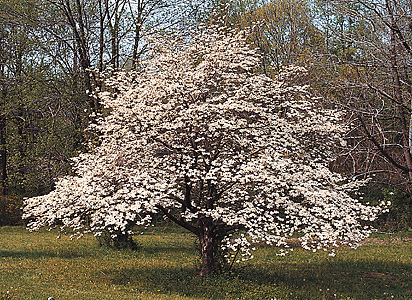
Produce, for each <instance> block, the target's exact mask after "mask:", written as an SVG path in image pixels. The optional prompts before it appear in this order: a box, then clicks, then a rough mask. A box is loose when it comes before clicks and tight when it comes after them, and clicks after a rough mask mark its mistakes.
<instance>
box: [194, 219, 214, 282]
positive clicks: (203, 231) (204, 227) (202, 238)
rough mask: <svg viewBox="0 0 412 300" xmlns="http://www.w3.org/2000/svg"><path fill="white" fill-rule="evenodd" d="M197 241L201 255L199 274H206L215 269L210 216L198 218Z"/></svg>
mask: <svg viewBox="0 0 412 300" xmlns="http://www.w3.org/2000/svg"><path fill="white" fill-rule="evenodd" d="M199 229H200V230H199V234H198V237H199V242H200V254H201V257H202V267H201V270H200V276H206V275H210V274H212V273H214V272H215V271H216V262H215V251H214V250H215V249H214V247H215V245H214V244H215V240H214V233H213V223H212V220H211V218H210V217H203V218H200V220H199Z"/></svg>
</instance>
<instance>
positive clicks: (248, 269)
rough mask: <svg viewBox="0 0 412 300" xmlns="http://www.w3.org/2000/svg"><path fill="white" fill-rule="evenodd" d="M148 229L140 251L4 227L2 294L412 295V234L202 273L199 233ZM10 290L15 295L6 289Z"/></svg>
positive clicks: (262, 252) (271, 252)
mask: <svg viewBox="0 0 412 300" xmlns="http://www.w3.org/2000/svg"><path fill="white" fill-rule="evenodd" d="M165 231H166V233H162V232H161V230H156V231H148V232H146V233H145V234H144V235H139V236H137V237H136V240H137V241H138V243H139V244H140V245H141V247H140V249H139V250H138V251H137V252H132V251H114V250H110V249H105V248H100V247H98V243H97V241H96V239H95V238H94V237H92V236H86V237H85V238H82V239H79V240H73V241H71V240H70V239H69V237H67V236H63V237H62V238H60V239H56V235H57V234H56V233H55V232H47V231H44V232H40V233H29V232H27V231H25V230H24V229H23V228H20V227H13V228H12V227H3V228H0V299H44V300H45V299H47V297H53V298H54V299H56V300H63V299H148V300H150V299H245V300H246V299H247V300H248V299H259V300H261V299H367V300H370V299H412V248H411V247H412V238H411V237H410V236H409V237H408V235H406V236H404V237H394V236H378V237H376V238H374V239H373V240H371V241H370V242H369V243H367V244H366V245H364V246H362V247H361V248H359V249H358V250H351V249H341V250H339V251H338V252H337V255H336V257H329V256H328V255H327V253H323V252H320V253H309V252H307V251H303V250H300V249H296V250H295V251H294V252H293V253H292V254H291V255H288V256H285V257H279V256H276V255H275V253H276V249H273V248H269V247H264V248H261V249H258V250H257V251H256V253H255V256H256V258H255V259H253V260H251V261H248V262H244V263H241V264H239V265H235V267H234V269H233V270H232V272H231V274H223V275H220V276H212V277H209V278H200V277H199V276H197V273H198V269H197V268H198V263H199V262H198V257H197V253H196V251H195V246H194V245H195V238H194V237H193V236H192V235H190V234H188V233H184V232H181V231H179V230H171V229H170V228H169V229H167V230H165ZM7 292H8V293H7Z"/></svg>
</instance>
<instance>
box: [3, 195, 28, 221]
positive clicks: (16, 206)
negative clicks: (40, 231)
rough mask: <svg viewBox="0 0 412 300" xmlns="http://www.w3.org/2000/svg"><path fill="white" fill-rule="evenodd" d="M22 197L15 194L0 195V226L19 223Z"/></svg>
mask: <svg viewBox="0 0 412 300" xmlns="http://www.w3.org/2000/svg"><path fill="white" fill-rule="evenodd" d="M22 204H23V198H22V197H21V196H19V195H17V194H11V195H8V196H1V195H0V227H1V226H7V225H21V224H22V219H21V215H22V211H21V207H22Z"/></svg>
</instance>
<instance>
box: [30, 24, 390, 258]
mask: <svg viewBox="0 0 412 300" xmlns="http://www.w3.org/2000/svg"><path fill="white" fill-rule="evenodd" d="M246 38H247V35H246V33H245V32H240V33H234V32H228V30H226V29H225V28H218V27H210V28H209V29H207V30H206V29H205V30H202V31H201V32H200V33H198V34H196V35H195V36H193V37H191V38H190V39H188V38H179V37H176V36H173V37H169V38H162V39H158V40H156V41H154V43H153V45H154V46H153V47H152V49H151V52H150V53H149V54H148V57H150V59H148V60H147V61H145V62H144V65H142V70H141V72H138V73H128V72H124V73H119V74H118V75H117V76H116V77H114V78H111V79H110V80H109V81H108V82H107V83H106V84H107V86H109V87H110V88H111V89H108V90H112V92H110V91H106V92H102V93H100V98H101V100H102V102H103V104H104V105H105V107H107V108H109V109H110V111H111V113H110V115H109V116H107V117H104V118H101V119H99V120H98V121H97V124H94V125H91V129H92V130H96V131H98V132H99V133H100V135H101V136H100V144H99V146H97V147H95V148H94V150H93V152H91V153H88V154H83V155H80V156H79V157H77V158H75V159H74V160H73V162H74V167H75V171H76V174H77V176H69V177H66V178H63V179H61V180H59V181H58V182H57V184H56V189H55V190H54V191H53V192H51V193H50V194H48V195H44V196H40V197H36V198H31V199H28V200H27V201H26V203H25V208H24V213H25V214H24V217H25V218H26V219H28V220H30V222H29V224H28V227H29V228H30V229H32V230H37V229H39V228H40V227H43V226H55V225H59V226H60V225H61V226H63V227H70V228H72V229H73V230H75V231H77V232H84V231H92V232H95V233H96V234H98V233H99V232H101V230H102V229H103V228H109V229H113V230H122V231H124V232H125V231H126V230H129V226H128V224H131V223H137V224H146V222H148V221H150V218H149V217H148V213H149V212H156V211H159V210H160V211H162V212H163V213H165V214H166V215H167V216H169V217H171V218H172V219H174V221H176V222H178V224H179V225H182V226H184V227H186V228H188V229H189V230H192V231H193V232H194V233H197V231H196V230H200V229H199V220H201V219H204V218H208V219H209V220H211V222H212V224H213V226H212V229H213V230H214V229H215V228H224V229H226V233H227V234H226V235H225V237H224V238H223V239H222V243H223V245H222V248H223V249H227V250H230V251H233V252H236V251H239V250H240V251H241V252H243V254H244V255H245V254H246V256H247V255H251V253H250V249H251V247H253V246H252V245H253V243H257V242H264V243H267V244H270V245H275V246H279V247H282V248H285V249H288V248H290V246H291V245H290V237H291V236H292V235H294V234H295V233H296V236H298V237H299V241H300V243H301V245H302V246H303V247H304V248H307V249H311V250H315V251H316V250H318V249H327V248H331V247H332V248H333V247H338V246H339V245H340V244H342V243H343V244H347V245H350V246H352V247H356V246H357V245H358V243H359V242H360V241H361V240H362V239H364V238H365V237H367V236H368V234H369V233H370V229H369V228H368V227H367V226H365V224H366V222H367V221H372V220H374V219H375V218H376V216H377V215H378V214H379V213H381V212H382V210H383V209H384V207H385V204H382V205H381V206H379V207H370V206H366V205H363V204H361V203H360V202H358V201H357V200H355V199H354V198H353V197H351V195H350V193H348V187H350V189H351V190H354V189H356V188H357V187H359V186H360V185H362V184H363V183H362V182H358V181H350V180H348V179H346V178H343V177H342V176H341V175H339V174H336V173H333V172H331V171H330V170H329V168H328V163H329V162H330V160H331V159H333V157H332V155H331V153H332V152H331V147H332V146H333V144H334V143H337V142H341V143H343V140H342V138H341V136H342V134H343V133H344V132H345V131H346V128H345V126H343V125H342V121H341V117H342V114H341V113H340V112H338V111H336V110H330V109H322V108H321V107H320V105H319V103H317V100H316V98H314V97H312V96H311V93H310V91H309V87H308V86H301V85H293V80H292V79H295V78H298V77H299V76H301V75H302V73H304V72H305V70H304V69H303V68H300V67H295V66H291V67H288V68H286V69H285V71H284V72H283V73H282V74H280V75H279V76H278V78H277V79H276V80H272V79H270V78H268V77H266V76H264V75H261V74H257V73H256V70H258V69H259V64H260V56H259V54H258V53H257V50H255V49H251V48H250V47H249V46H248V45H247V44H246ZM114 91H116V92H114Z"/></svg>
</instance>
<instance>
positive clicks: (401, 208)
mask: <svg viewBox="0 0 412 300" xmlns="http://www.w3.org/2000/svg"><path fill="white" fill-rule="evenodd" d="M363 193H364V199H363V201H364V202H369V203H371V204H372V205H374V204H377V203H379V202H381V201H390V202H391V203H392V205H391V207H390V210H389V212H388V213H386V214H384V215H382V216H381V217H380V218H379V219H378V220H376V221H375V223H374V226H375V227H376V228H378V229H380V230H384V231H391V232H394V231H395V232H396V231H408V230H412V199H411V197H410V196H409V195H408V194H407V193H405V192H404V191H402V190H399V189H396V188H393V187H387V186H379V185H376V186H369V187H366V188H365V189H364V191H363Z"/></svg>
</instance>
